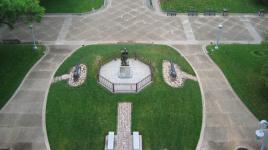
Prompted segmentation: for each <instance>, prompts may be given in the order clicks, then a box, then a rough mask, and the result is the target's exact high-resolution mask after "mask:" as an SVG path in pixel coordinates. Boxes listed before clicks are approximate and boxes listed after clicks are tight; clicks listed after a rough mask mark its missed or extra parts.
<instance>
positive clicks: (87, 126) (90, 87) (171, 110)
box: [46, 45, 202, 150]
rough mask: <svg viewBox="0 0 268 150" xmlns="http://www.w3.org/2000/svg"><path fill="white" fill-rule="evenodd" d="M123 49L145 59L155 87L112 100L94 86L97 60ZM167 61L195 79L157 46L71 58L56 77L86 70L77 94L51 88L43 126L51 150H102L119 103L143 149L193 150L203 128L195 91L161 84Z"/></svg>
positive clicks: (90, 51)
mask: <svg viewBox="0 0 268 150" xmlns="http://www.w3.org/2000/svg"><path fill="white" fill-rule="evenodd" d="M124 47H127V48H128V49H129V53H130V54H133V53H134V52H137V53H138V54H139V55H143V56H144V57H146V58H148V59H150V60H151V61H152V64H153V67H154V74H155V75H154V81H153V83H152V84H151V85H150V86H148V87H146V89H144V90H143V91H142V92H140V93H138V94H112V93H110V92H108V91H107V90H106V89H104V88H103V87H102V86H100V85H98V84H97V81H96V70H97V69H96V68H97V66H96V59H97V58H99V57H102V58H108V57H110V56H114V55H115V54H118V56H120V55H119V54H120V49H121V48H124ZM163 59H172V60H173V61H174V62H175V63H177V64H179V65H180V66H181V67H182V69H183V70H185V71H186V72H188V73H191V74H194V72H193V70H192V69H191V67H190V65H189V64H188V63H187V62H186V61H185V60H184V59H183V58H182V57H181V56H180V55H179V54H178V53H177V52H176V51H175V50H173V49H172V48H170V47H167V46H161V45H92V46H86V47H83V48H81V49H80V50H78V51H77V52H75V53H74V54H73V55H72V56H71V57H70V58H69V59H67V60H66V61H65V62H64V64H63V65H62V66H61V67H60V68H59V70H58V71H57V73H56V75H61V74H64V73H67V72H68V71H69V69H70V68H71V67H72V66H73V65H75V64H77V63H84V64H87V67H88V78H87V80H86V82H85V83H84V84H83V85H82V86H81V87H78V88H72V87H69V86H68V84H67V83H66V82H63V81H62V82H58V83H55V84H53V85H51V87H50V91H49V96H48V103H47V110H46V113H47V114H46V119H47V120H46V124H47V132H48V137H49V143H50V146H51V148H52V149H53V150H61V149H64V150H68V149H70V150H73V149H79V150H89V149H90V150H91V149H92V150H103V149H104V139H105V136H106V135H107V133H108V131H116V122H117V105H118V102H122V101H128V102H132V104H133V110H132V111H133V112H132V131H140V133H141V134H142V138H143V149H144V150H150V149H168V150H175V149H180V150H183V149H185V150H186V149H187V150H192V149H195V147H196V144H197V142H198V139H199V134H200V129H201V122H202V104H201V94H200V89H199V85H198V83H197V82H195V81H187V82H186V84H185V86H184V87H183V88H179V89H175V88H171V87H169V86H168V85H166V83H165V82H164V81H163V78H162V60H163Z"/></svg>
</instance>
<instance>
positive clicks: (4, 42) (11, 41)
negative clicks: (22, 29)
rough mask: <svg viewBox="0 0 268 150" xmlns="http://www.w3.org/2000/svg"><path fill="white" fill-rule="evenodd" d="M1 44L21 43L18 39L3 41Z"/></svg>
mask: <svg viewBox="0 0 268 150" xmlns="http://www.w3.org/2000/svg"><path fill="white" fill-rule="evenodd" d="M2 42H3V44H20V43H21V41H20V40H18V39H3V40H2Z"/></svg>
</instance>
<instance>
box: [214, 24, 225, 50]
mask: <svg viewBox="0 0 268 150" xmlns="http://www.w3.org/2000/svg"><path fill="white" fill-rule="evenodd" d="M222 28H223V26H222V24H219V25H218V31H217V39H216V46H215V49H219V42H220V38H221V30H222Z"/></svg>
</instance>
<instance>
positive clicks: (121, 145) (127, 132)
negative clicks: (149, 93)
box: [115, 103, 133, 150]
mask: <svg viewBox="0 0 268 150" xmlns="http://www.w3.org/2000/svg"><path fill="white" fill-rule="evenodd" d="M117 115H118V117H117V140H116V142H117V143H116V147H115V150H132V147H133V146H132V138H131V137H132V136H131V103H119V104H118V114H117Z"/></svg>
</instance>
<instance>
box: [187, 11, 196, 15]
mask: <svg viewBox="0 0 268 150" xmlns="http://www.w3.org/2000/svg"><path fill="white" fill-rule="evenodd" d="M188 16H198V12H197V11H196V10H189V11H188Z"/></svg>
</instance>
